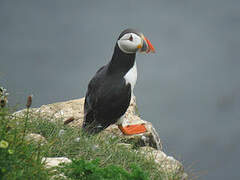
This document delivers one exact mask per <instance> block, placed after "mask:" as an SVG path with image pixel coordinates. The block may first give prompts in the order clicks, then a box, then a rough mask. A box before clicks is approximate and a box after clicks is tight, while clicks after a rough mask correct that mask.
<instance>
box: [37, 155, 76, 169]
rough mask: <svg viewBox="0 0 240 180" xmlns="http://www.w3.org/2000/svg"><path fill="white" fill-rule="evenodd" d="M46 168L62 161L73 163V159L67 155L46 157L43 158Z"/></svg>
mask: <svg viewBox="0 0 240 180" xmlns="http://www.w3.org/2000/svg"><path fill="white" fill-rule="evenodd" d="M42 162H44V163H45V167H46V168H52V167H56V166H58V165H59V164H60V163H71V162H72V161H71V160H70V159H68V158H66V157H45V158H43V159H42Z"/></svg>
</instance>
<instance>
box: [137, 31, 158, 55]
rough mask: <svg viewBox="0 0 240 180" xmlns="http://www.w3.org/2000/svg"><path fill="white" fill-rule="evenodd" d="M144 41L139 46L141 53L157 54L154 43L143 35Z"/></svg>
mask: <svg viewBox="0 0 240 180" xmlns="http://www.w3.org/2000/svg"><path fill="white" fill-rule="evenodd" d="M142 40H143V41H142V44H141V45H139V49H140V52H146V53H150V52H152V53H155V49H154V47H153V45H152V43H151V42H150V41H149V40H148V39H147V38H146V37H145V36H144V35H142Z"/></svg>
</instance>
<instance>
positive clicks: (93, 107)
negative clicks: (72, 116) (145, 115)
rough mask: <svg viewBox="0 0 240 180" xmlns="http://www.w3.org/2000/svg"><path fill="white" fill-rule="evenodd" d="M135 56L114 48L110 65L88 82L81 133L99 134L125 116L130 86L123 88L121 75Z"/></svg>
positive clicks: (125, 71) (129, 98) (124, 85)
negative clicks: (84, 131) (82, 130)
mask: <svg viewBox="0 0 240 180" xmlns="http://www.w3.org/2000/svg"><path fill="white" fill-rule="evenodd" d="M120 37H121V36H120ZM135 56H136V54H135V53H134V54H126V53H124V52H122V51H121V50H120V49H119V47H118V45H117V44H116V46H115V49H114V53H113V57H112V59H111V61H110V62H109V63H108V64H107V65H105V66H103V67H101V68H100V69H99V70H98V71H97V73H96V74H95V76H94V77H93V78H92V80H91V81H90V83H89V85H88V90H87V94H86V96H85V103H84V122H83V129H84V130H86V131H87V132H90V133H98V132H100V131H101V130H103V129H105V128H107V127H108V126H109V125H111V124H114V123H116V122H117V121H118V119H119V118H120V117H121V116H122V115H124V113H125V112H126V110H127V108H128V106H129V104H130V100H131V85H130V84H126V81H125V79H124V75H125V74H126V73H127V72H128V71H129V70H130V69H131V68H132V67H133V65H134V61H135Z"/></svg>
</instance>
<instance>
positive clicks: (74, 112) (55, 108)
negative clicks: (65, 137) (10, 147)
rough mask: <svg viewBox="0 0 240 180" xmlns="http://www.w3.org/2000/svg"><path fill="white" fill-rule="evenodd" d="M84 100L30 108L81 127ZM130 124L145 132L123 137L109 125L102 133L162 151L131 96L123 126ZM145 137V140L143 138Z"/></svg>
mask: <svg viewBox="0 0 240 180" xmlns="http://www.w3.org/2000/svg"><path fill="white" fill-rule="evenodd" d="M83 106H84V98H81V99H76V100H70V101H66V102H59V103H54V104H49V105H43V106H41V107H40V108H32V109H31V112H32V113H33V114H41V115H43V116H44V117H49V118H50V119H51V120H55V119H59V118H61V119H63V121H64V122H65V121H66V120H68V119H71V118H74V121H72V122H71V123H70V124H69V125H72V126H77V127H79V126H82V123H83V117H84V111H83ZM25 113H26V110H22V111H18V112H16V113H15V115H16V116H22V115H24V114H25ZM131 124H145V127H146V129H147V132H145V133H142V134H136V135H124V134H122V132H121V131H120V130H119V128H118V127H117V125H111V126H109V127H108V128H107V129H105V130H104V131H103V133H107V134H112V135H117V136H121V137H123V138H125V139H126V142H134V143H135V144H137V145H138V146H146V145H148V146H151V147H153V148H156V149H159V150H161V149H162V144H161V140H160V138H159V135H158V133H157V132H156V130H155V128H154V127H153V125H152V123H150V122H148V121H144V120H142V119H141V118H140V117H139V115H138V113H137V105H136V98H135V96H133V98H132V99H131V102H130V106H129V108H128V110H127V112H126V113H125V115H124V124H123V125H124V126H127V125H131ZM144 137H146V138H144Z"/></svg>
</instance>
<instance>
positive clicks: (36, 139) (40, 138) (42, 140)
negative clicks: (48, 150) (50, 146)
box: [25, 133, 47, 145]
mask: <svg viewBox="0 0 240 180" xmlns="http://www.w3.org/2000/svg"><path fill="white" fill-rule="evenodd" d="M25 140H26V141H31V142H35V143H40V145H44V144H46V143H47V140H46V139H45V137H43V136H41V135H40V134H35V133H31V134H27V135H26V136H25Z"/></svg>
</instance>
